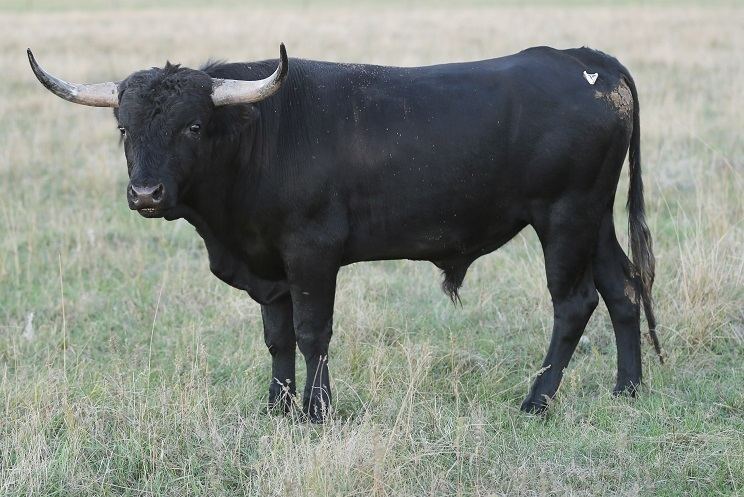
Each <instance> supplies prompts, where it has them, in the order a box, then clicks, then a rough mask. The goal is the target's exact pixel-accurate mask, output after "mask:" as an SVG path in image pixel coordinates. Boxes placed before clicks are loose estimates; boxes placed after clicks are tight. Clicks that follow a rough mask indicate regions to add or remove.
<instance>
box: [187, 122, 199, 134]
mask: <svg viewBox="0 0 744 497" xmlns="http://www.w3.org/2000/svg"><path fill="white" fill-rule="evenodd" d="M189 131H191V132H192V133H194V134H195V135H196V134H199V131H201V124H199V123H194V124H192V125H191V126H189Z"/></svg>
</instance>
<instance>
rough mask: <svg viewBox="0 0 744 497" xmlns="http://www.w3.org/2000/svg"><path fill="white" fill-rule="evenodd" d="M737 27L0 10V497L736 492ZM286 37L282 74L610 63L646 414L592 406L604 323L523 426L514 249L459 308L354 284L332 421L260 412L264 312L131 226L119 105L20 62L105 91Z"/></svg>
mask: <svg viewBox="0 0 744 497" xmlns="http://www.w3.org/2000/svg"><path fill="white" fill-rule="evenodd" d="M743 13H744V11H743V10H741V9H733V8H715V9H705V8H699V7H692V6H684V7H673V6H667V7H655V8H641V7H619V8H588V7H581V8H549V7H541V8H531V9H528V8H488V7H479V8H444V7H440V8H437V9H432V10H426V9H423V8H422V7H416V8H410V9H397V8H393V7H386V8H374V7H372V6H369V7H365V8H364V9H363V10H355V9H351V8H345V7H333V6H328V5H325V6H324V7H322V9H320V10H318V9H312V10H311V9H308V8H302V7H298V8H294V9H293V10H289V11H282V10H281V9H277V8H274V9H270V10H260V9H258V10H257V9H249V10H238V11H237V12H231V13H229V12H226V11H220V10H213V9H199V10H197V9H191V10H180V11H175V10H168V11H157V10H151V11H119V12H106V11H102V12H95V13H54V14H38V13H19V14H9V13H6V14H0V30H2V33H3V36H2V37H0V47H1V48H2V50H1V51H0V54H1V55H0V74H2V75H3V78H2V82H0V117H2V121H0V400H1V401H2V406H1V407H0V409H2V412H0V494H2V495H9V496H16V495H19V496H20V495H161V494H164V495H210V496H214V495H236V494H246V495H277V494H280V495H344V496H348V495H364V496H366V495H417V496H418V495H502V494H503V495H551V494H555V495H567V494H568V495H599V494H624V495H635V494H641V495H731V494H738V495H741V494H742V493H743V492H744V477H743V476H742V475H744V436H743V435H742V434H743V432H744V395H743V394H742V392H743V390H742V384H744V373H743V372H742V371H743V370H744V368H742V364H741V357H742V354H741V351H742V347H743V346H744V290H743V288H744V258H743V257H742V248H741V247H742V246H744V230H743V229H742V219H744V202H742V195H743V193H744V185H743V184H742V182H743V181H744V180H743V178H742V174H743V172H744V142H742V139H741V133H742V127H743V126H742V125H743V124H744V122H743V121H742V117H741V109H743V108H744V91H742V86H743V85H744V63H743V61H742V55H741V54H742V52H743V51H744V31H742V29H741V27H742V25H743V24H744V15H743ZM280 40H282V41H285V42H286V43H287V47H288V49H289V52H290V55H291V56H299V57H305V58H320V59H329V60H340V61H366V62H376V63H384V64H402V65H414V64H426V63H432V62H442V61H453V60H465V59H477V58H486V57H492V56H497V55H501V54H507V53H511V52H514V51H517V50H520V49H522V48H524V47H527V46H531V45H537V44H549V45H553V46H557V47H565V46H577V45H584V44H587V45H590V46H593V47H596V48H600V49H602V50H604V51H607V52H610V53H613V54H614V55H616V56H618V57H619V58H620V59H621V60H622V61H623V62H624V63H625V64H626V65H627V66H628V67H629V68H630V69H631V71H632V72H633V73H634V75H635V78H636V81H637V83H638V87H639V91H640V94H641V100H642V101H641V109H642V124H643V149H644V159H645V164H644V166H645V171H644V176H645V178H644V179H645V180H646V184H647V202H648V205H647V209H648V211H649V213H650V222H651V226H652V230H653V233H654V235H655V241H656V250H657V254H658V259H659V261H658V266H659V267H658V279H657V287H656V289H657V290H656V299H657V303H658V305H657V306H658V316H659V318H660V321H661V323H662V327H661V330H660V334H661V337H662V340H663V343H664V345H665V348H666V351H667V353H668V355H669V359H670V360H669V363H668V364H667V365H666V366H664V367H660V366H658V365H657V364H656V363H655V361H654V357H653V354H652V352H651V351H650V348H649V347H646V349H645V354H644V362H645V367H646V379H647V384H648V388H646V390H645V392H644V394H643V395H642V397H641V398H640V399H638V400H636V401H629V400H627V399H614V398H612V397H611V395H610V389H611V386H612V380H613V377H614V368H615V362H614V344H613V340H612V333H611V330H610V325H609V319H608V318H607V316H606V312H605V311H604V310H603V309H599V310H598V312H597V313H595V316H594V318H593V319H592V322H591V323H590V327H589V330H588V332H587V336H588V338H589V341H588V343H586V344H584V345H583V346H582V348H581V349H580V350H579V351H578V352H577V354H576V356H575V358H574V360H573V362H572V365H571V367H570V368H569V371H568V373H567V377H566V380H565V383H564V385H563V386H562V387H561V392H560V395H559V399H558V400H557V402H556V404H555V405H554V406H553V409H552V412H551V416H550V417H549V418H548V419H547V420H545V421H542V420H538V419H534V418H531V417H528V416H524V415H522V414H520V413H519V412H518V409H517V408H518V405H519V401H520V399H521V397H522V396H523V395H524V394H525V393H526V390H527V387H528V385H529V380H530V377H531V375H533V374H534V372H535V371H536V369H537V367H538V365H539V363H540V360H541V358H542V354H543V352H544V349H545V347H546V346H547V343H548V334H549V327H550V305H549V298H548V295H547V291H546V290H545V289H544V286H545V281H544V276H543V272H542V270H543V269H542V255H541V253H540V250H539V246H538V244H537V243H536V239H535V236H534V234H533V233H532V232H525V233H524V234H523V235H520V236H519V237H518V238H517V239H515V240H514V241H513V242H512V243H510V244H509V245H508V246H507V247H504V248H503V249H502V250H500V251H499V252H497V253H496V254H493V255H491V256H488V257H485V258H484V259H482V260H481V261H479V262H478V263H476V265H475V266H474V268H473V270H472V271H471V273H470V274H469V277H468V279H467V281H466V287H465V288H464V291H463V293H462V295H463V301H464V303H465V305H464V308H463V309H457V308H453V307H452V306H451V305H450V304H449V302H448V301H447V299H446V298H445V297H444V296H443V295H442V294H441V292H440V291H439V279H438V275H437V271H435V270H434V268H433V267H431V266H429V265H426V264H418V263H410V262H392V263H375V264H363V265H356V266H353V267H350V268H347V269H345V270H344V271H343V272H342V274H341V278H340V291H339V297H338V303H337V326H336V334H335V336H334V342H333V344H332V375H333V378H332V380H333V383H334V387H335V391H336V399H337V403H336V411H335V414H334V417H333V419H332V420H331V421H330V422H328V423H327V424H325V425H324V426H321V427H316V426H308V425H306V424H304V423H301V422H299V421H297V420H294V419H291V418H284V417H277V416H273V415H269V414H267V413H265V410H264V402H265V395H266V390H267V388H266V387H267V385H268V376H269V356H268V354H267V353H266V351H265V347H264V345H263V343H262V336H261V332H260V316H259V309H258V307H257V306H256V305H255V304H253V303H252V302H250V301H249V299H248V297H247V296H245V295H244V294H242V293H240V292H238V291H235V290H232V289H230V288H228V287H227V286H225V285H223V284H221V283H220V282H218V281H217V280H216V279H215V278H214V277H212V276H211V275H210V274H209V271H208V268H207V259H206V254H205V252H204V249H203V246H202V243H201V241H200V239H199V238H198V237H197V236H196V234H195V233H194V232H193V229H191V228H190V226H188V225H187V224H184V223H182V222H175V223H165V222H148V221H147V220H145V219H141V218H140V217H138V216H134V215H132V214H131V213H129V212H128V210H127V208H126V203H125V201H124V195H123V192H124V186H125V184H126V171H125V168H124V162H123V159H122V152H121V150H120V149H119V148H118V146H117V132H116V128H115V126H114V121H113V119H112V117H111V115H110V111H108V110H100V109H90V108H83V107H79V106H74V105H68V104H65V103H64V102H62V101H60V100H58V99H56V98H54V97H52V96H51V95H49V94H48V93H46V92H44V91H43V90H42V89H41V87H40V86H39V85H38V84H37V83H36V81H35V80H34V79H33V76H32V74H31V72H30V70H29V69H28V67H27V63H26V60H25V54H24V50H25V48H26V47H27V46H31V47H32V48H34V49H35V51H36V54H37V55H38V57H39V59H40V61H41V63H42V64H44V65H45V67H47V68H48V69H50V70H52V71H54V72H58V73H60V74H61V75H63V76H64V77H67V78H69V79H78V80H102V79H113V78H120V77H123V76H124V75H126V74H128V73H129V72H131V71H133V70H135V69H139V68H143V67H148V66H151V65H162V64H163V63H164V62H165V60H166V59H167V58H168V59H170V60H172V61H178V62H183V63H185V64H187V65H190V66H196V65H198V64H199V63H200V62H202V61H203V60H205V59H206V58H208V57H209V56H218V57H224V58H228V59H233V60H251V59H262V58H266V57H274V56H275V53H276V50H277V45H278V41H280ZM623 181H624V182H623V184H622V185H621V188H622V192H623V193H621V194H620V195H619V196H618V197H619V198H618V211H617V213H618V216H624V214H623V211H622V209H621V203H622V202H623V201H624V198H625V194H624V189H625V180H623ZM81 192H83V193H82V194H81ZM622 219H624V217H623V218H622ZM622 224H623V222H618V225H620V226H622ZM161 291H162V292H161ZM32 313H33V317H32V318H31V317H30V316H31V314H32ZM156 313H157V319H155V315H156Z"/></svg>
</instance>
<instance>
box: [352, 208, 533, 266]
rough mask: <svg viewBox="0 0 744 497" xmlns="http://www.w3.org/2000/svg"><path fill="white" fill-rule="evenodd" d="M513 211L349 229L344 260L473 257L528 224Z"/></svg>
mask: <svg viewBox="0 0 744 497" xmlns="http://www.w3.org/2000/svg"><path fill="white" fill-rule="evenodd" d="M515 214H516V213H510V214H509V215H506V214H504V213H501V214H499V215H493V214H491V215H488V214H480V215H470V216H465V215H462V216H457V217H454V216H453V217H452V218H449V219H444V218H443V219H441V220H439V222H418V223H416V222H407V223H404V222H401V223H400V225H398V226H397V227H396V229H392V228H391V227H390V226H386V227H385V228H384V229H381V228H379V227H378V228H379V229H377V230H375V229H370V228H369V227H363V228H361V229H356V230H352V232H351V233H350V236H349V238H348V240H347V243H346V251H345V257H344V263H345V264H351V263H354V262H361V261H372V260H391V259H412V260H426V261H441V260H448V259H456V258H465V259H468V258H469V259H475V258H477V257H479V256H481V255H484V254H487V253H489V252H492V251H493V250H496V249H497V248H499V247H500V246H501V245H503V244H505V243H506V242H508V241H509V240H511V239H512V238H513V237H514V236H515V235H516V234H517V233H519V232H520V231H521V230H522V229H523V228H524V227H525V226H526V225H527V221H526V220H525V218H524V216H519V215H515ZM458 218H459V219H458Z"/></svg>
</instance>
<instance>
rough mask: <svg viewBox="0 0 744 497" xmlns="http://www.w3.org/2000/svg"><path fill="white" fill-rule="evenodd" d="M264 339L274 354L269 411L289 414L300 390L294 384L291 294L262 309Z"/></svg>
mask: <svg viewBox="0 0 744 497" xmlns="http://www.w3.org/2000/svg"><path fill="white" fill-rule="evenodd" d="M261 317H262V318H263V327H264V340H265V341H266V346H267V347H268V348H269V352H270V353H271V383H270V384H269V408H270V409H274V408H281V409H282V410H283V411H284V412H289V411H290V410H291V408H292V401H293V398H294V396H295V393H296V391H297V387H296V384H295V354H296V352H295V351H296V348H297V347H296V341H295V331H294V321H293V318H292V299H291V298H290V296H289V295H287V296H286V297H283V298H281V299H279V300H277V301H276V302H272V303H271V304H267V305H262V306H261Z"/></svg>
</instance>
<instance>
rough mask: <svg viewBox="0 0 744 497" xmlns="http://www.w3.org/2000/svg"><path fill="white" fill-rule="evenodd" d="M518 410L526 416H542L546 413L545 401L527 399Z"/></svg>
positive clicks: (546, 404) (546, 405)
mask: <svg viewBox="0 0 744 497" xmlns="http://www.w3.org/2000/svg"><path fill="white" fill-rule="evenodd" d="M520 409H521V410H522V412H525V413H527V414H534V415H536V416H544V415H545V414H546V413H547V411H548V403H547V402H546V401H545V400H535V399H533V398H532V397H527V398H526V399H525V400H524V402H522V407H520Z"/></svg>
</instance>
